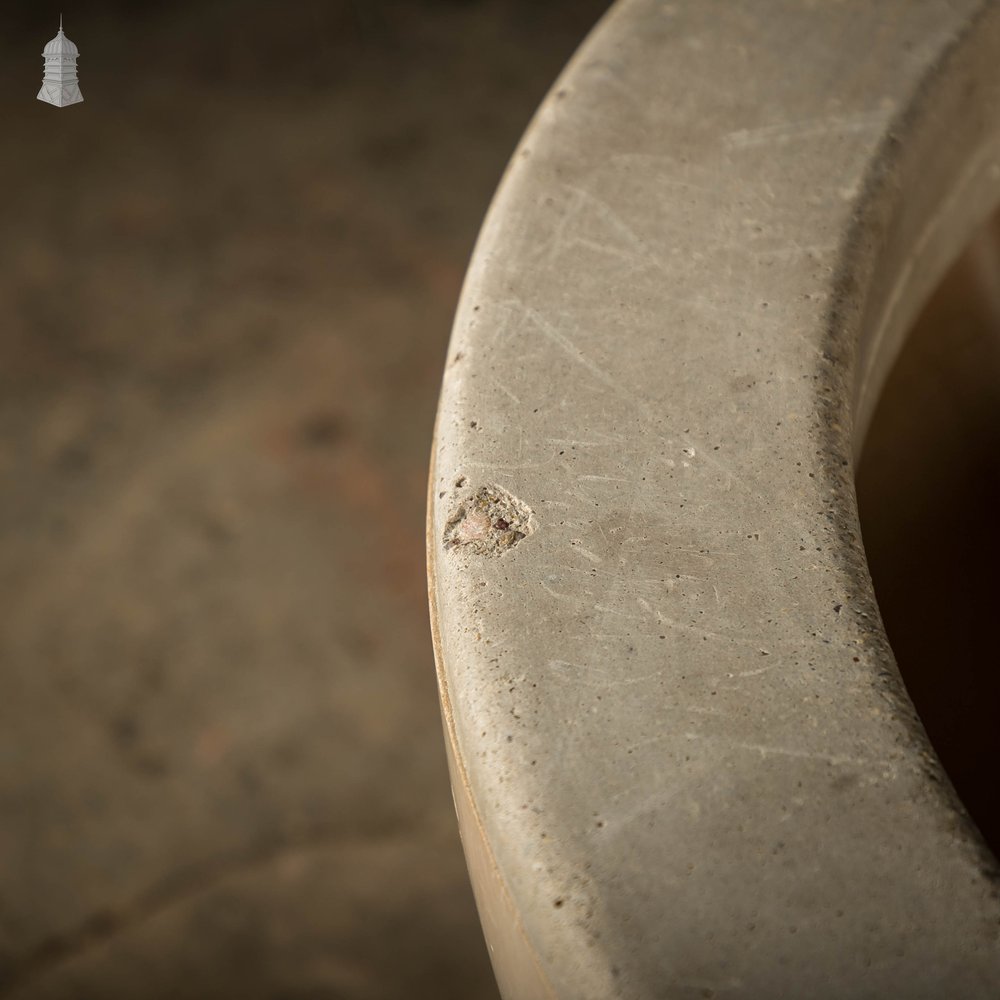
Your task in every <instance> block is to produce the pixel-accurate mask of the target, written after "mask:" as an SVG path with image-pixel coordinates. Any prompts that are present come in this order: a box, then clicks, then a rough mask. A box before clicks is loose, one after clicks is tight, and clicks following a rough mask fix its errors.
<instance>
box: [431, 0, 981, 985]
mask: <svg viewBox="0 0 1000 1000" xmlns="http://www.w3.org/2000/svg"><path fill="white" fill-rule="evenodd" d="M998 50H1000V7H998V6H997V5H996V4H992V3H991V4H987V3H984V2H981V0H957V2H955V3H949V4H944V3H940V2H938V0H884V2H881V3H878V4H865V3H844V4H833V3H826V4H824V3H801V2H798V0H761V2H759V3H753V4H715V3H704V2H702V0H681V2H675V3H670V4H664V3H661V2H659V0H621V2H619V3H618V4H616V5H615V7H614V8H613V9H612V11H611V13H610V14H609V15H608V17H607V18H606V20H605V21H604V22H603V23H602V25H601V27H600V28H599V29H598V30H597V32H596V33H595V34H594V35H593V36H592V37H591V39H590V40H589V42H588V43H587V44H586V46H585V47H584V49H583V50H582V51H581V52H580V53H579V54H578V56H577V57H576V59H575V60H574V61H573V62H572V64H571V65H570V66H569V68H568V69H567V71H566V73H565V74H564V75H563V76H562V77H561V79H560V80H559V81H558V83H557V84H556V85H555V86H554V88H553V90H552V91H551V92H550V95H549V97H548V98H547V100H546V101H545V103H544V105H543V106H542V108H541V109H540V111H539V113H538V115H537V116H536V118H535V120H534V123H533V125H532V126H531V128H530V130H529V131H528V133H527V134H526V136H525V137H524V139H523V141H522V143H521V145H520V147H519V148H518V150H517V151H516V153H515V155H514V158H513V160H512V165H511V167H510V169H509V170H508V172H507V175H506V178H505V180H504V183H503V185H502V186H501V188H500V190H499V192H498V194H497V197H496V200H495V202H494V205H493V208H492V209H491V212H490V214H489V216H488V218H487V219H486V221H485V224H484V227H483V231H482V234H481V237H480V241H479V244H478V247H477V252H476V254H475V256H474V258H473V261H472V263H471V266H470V269H469V272H468V275H467V278H466V285H465V290H464V293H463V298H462V303H461V306H460V308H459V311H458V315H457V316H456V319H455V326H454V333H453V339H452V344H451V348H450V350H449V356H450V357H457V356H459V355H461V356H462V361H461V363H460V364H459V365H453V366H452V367H450V368H449V369H448V370H447V372H446V373H445V377H444V383H443V391H442V396H441V404H440V410H439V417H438V434H437V440H436V445H435V452H434V468H433V470H432V484H431V489H432V491H433V492H432V494H431V501H432V502H431V509H430V524H429V530H428V555H429V560H430V569H431V585H432V598H433V602H434V618H433V621H434V627H435V629H436V630H437V634H438V661H439V671H440V684H441V693H442V699H443V706H444V718H445V721H446V724H447V727H448V737H449V744H450V748H451V753H452V776H453V787H454V789H455V794H456V800H457V801H458V803H459V810H460V813H461V815H462V816H463V831H464V841H465V844H466V850H467V853H468V856H469V858H470V864H471V866H472V868H473V872H474V876H475V879H476V882H477V885H478V901H479V905H480V912H481V913H482V914H483V919H484V924H485V926H486V930H487V935H488V936H489V938H490V941H491V943H492V945H493V948H494V962H495V964H496V966H497V969H498V973H499V977H500V982H501V987H502V989H503V990H504V992H505V995H506V996H508V997H510V998H511V1000H515V998H517V1000H525V998H530V1000H534V998H535V997H543V996H544V997H560V998H567V1000H569V998H572V1000H606V998H611V997H621V998H628V1000H647V998H659V997H667V996H669V997H678V998H681V997H684V998H686V997H696V996H720V997H722V996H724V997H726V1000H761V998H771V997H810V998H811V1000H848V998H850V1000H862V998H865V1000H875V998H882V997H893V998H906V1000H918V998H919V1000H933V998H936V997H944V996H947V997H956V998H958V997H961V998H964V1000H971V998H976V1000H993V998H995V997H996V995H997V989H996V984H997V982H998V981H1000V941H998V937H997V932H996V929H997V926H998V922H1000V903H998V899H997V893H996V888H997V883H996V876H995V872H996V860H995V859H994V858H993V857H992V855H990V854H989V852H988V851H987V850H986V848H985V845H984V843H983V841H982V839H981V837H980V836H979V834H978V832H977V830H976V829H975V827H974V826H973V825H972V823H971V822H970V820H969V818H968V816H967V815H966V814H965V813H964V812H963V810H962V807H961V805H960V804H959V803H958V801H957V799H956V798H955V796H954V794H953V792H952V790H951V788H950V786H949V784H948V780H947V778H946V776H945V775H944V773H943V771H942V769H941V767H940V764H939V762H938V761H937V759H936V758H935V756H934V753H933V750H932V748H931V746H930V744H929V742H928V740H927V737H926V734H925V733H924V731H923V729H922V727H921V724H920V721H919V719H918V718H917V717H916V713H915V711H914V708H913V705H912V704H911V703H910V702H909V699H908V698H907V695H906V691H905V688H904V686H903V683H902V679H901V677H900V674H899V672H898V671H897V669H896V666H895V663H894V661H893V656H892V653H891V651H890V649H889V646H888V643H887V640H886V636H885V632H884V630H883V628H882V626H881V622H880V619H879V611H878V607H877V604H876V602H875V598H874V593H873V591H872V586H871V582H870V579H869V576H868V572H867V566H866V563H865V555H864V550H863V547H862V545H861V539H860V531H859V526H858V518H857V511H856V508H855V500H854V487H853V477H854V455H855V449H856V447H857V446H858V445H859V443H860V435H861V434H862V433H863V431H864V427H865V425H866V421H867V415H868V414H869V413H870V410H871V407H872V406H873V404H874V400H875V397H876V396H877V392H878V386H879V384H880V380H881V379H882V378H883V377H884V375H885V373H886V371H887V370H888V367H889V366H890V365H891V363H892V360H893V358H894V356H895V352H896V350H897V348H898V346H899V343H900V342H901V339H902V337H903V336H904V335H905V332H906V330H907V329H908V328H909V326H910V324H911V323H912V321H913V319H914V317H915V311H916V310H917V309H918V308H919V305H920V302H921V297H922V295H923V294H924V293H925V292H927V291H929V290H930V289H931V288H932V287H933V285H934V283H935V282H936V281H937V280H938V278H939V277H940V276H941V274H942V273H943V271H944V268H945V267H946V265H947V263H948V261H949V259H951V258H952V257H953V256H954V255H955V253H956V252H957V250H958V249H959V248H960V247H961V246H962V244H963V243H964V242H965V241H966V240H967V239H968V237H969V234H970V233H971V231H972V229H973V228H974V226H975V225H976V224H977V223H978V222H979V221H980V220H981V219H982V218H983V217H984V216H985V215H986V213H987V212H988V211H989V210H990V209H991V208H992V206H993V205H994V204H996V203H997V201H998V200H1000V171H998V170H995V169H993V168H994V165H996V164H1000V135H998V133H997V132H996V130H995V129H984V128H983V127H982V123H983V122H993V121H996V120H998V118H1000V64H998V62H997V59H996V52H997V51H998ZM859 53H860V54H861V55H859ZM473 424H475V426H473ZM460 474H461V475H466V476H469V477H470V479H473V481H474V482H475V483H476V484H479V483H491V482H500V483H502V484H503V485H504V488H505V489H507V490H509V491H510V492H511V493H512V494H514V495H516V496H518V497H522V498H527V499H528V500H529V502H530V504H531V506H532V508H533V509H534V510H535V512H536V516H537V518H538V520H539V522H540V523H541V524H542V525H543V526H544V530H539V531H538V532H537V533H536V534H535V536H534V537H533V538H532V539H531V540H530V541H531V544H524V543H522V544H521V545H519V547H518V548H517V549H516V550H515V551H514V552H513V553H512V555H511V557H510V558H504V559H480V560H478V562H477V563H473V562H472V560H471V559H457V558H454V556H455V553H456V551H461V549H455V548H452V549H449V550H446V549H445V543H446V542H447V541H449V540H452V539H453V536H454V531H455V529H456V527H457V526H458V525H459V522H454V523H452V519H453V518H454V517H455V514H456V502H457V501H456V498H455V497H454V496H453V495H452V494H451V492H450V489H451V487H452V484H453V483H454V481H455V479H456V477H457V476H458V475H460ZM442 494H443V495H442ZM466 513H468V511H467V512H466ZM487 521H488V518H486V517H484V518H482V519H478V520H477V519H472V520H470V521H468V523H467V524H466V526H465V527H464V528H463V529H462V532H463V538H464V539H465V541H464V544H465V545H467V546H471V545H475V544H483V543H484V541H485V539H486V538H487V537H488V535H489V531H490V528H489V527H487ZM450 523H452V526H451V528H450V529H449V527H448V526H449V524H450ZM484 593H487V594H489V596H490V599H484V597H483V594H484ZM765 653H766V655H764V654H765Z"/></svg>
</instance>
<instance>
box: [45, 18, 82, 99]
mask: <svg viewBox="0 0 1000 1000" xmlns="http://www.w3.org/2000/svg"><path fill="white" fill-rule="evenodd" d="M79 55H80V50H79V49H78V48H77V47H76V46H75V45H74V44H73V43H72V42H71V41H70V40H69V39H68V38H67V37H66V36H65V35H64V34H63V27H62V14H60V15H59V34H58V35H56V37H55V38H53V39H52V41H51V42H49V43H48V45H46V46H45V48H44V50H43V51H42V58H43V59H44V60H45V76H44V77H43V78H42V89H41V90H40V91H38V99H39V100H40V101H45V102H46V103H47V104H54V105H55V106H56V107H57V108H65V107H66V105H68V104H79V103H80V102H81V101H82V100H83V94H81V93H80V84H79V83H78V82H77V79H76V60H77V58H78V57H79Z"/></svg>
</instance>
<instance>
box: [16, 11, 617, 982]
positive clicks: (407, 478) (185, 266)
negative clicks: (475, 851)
mask: <svg viewBox="0 0 1000 1000" xmlns="http://www.w3.org/2000/svg"><path fill="white" fill-rule="evenodd" d="M605 6H606V4H605V3H604V2H603V0H558V2H551V3H543V2H540V0H481V2H474V0H470V2H465V3H458V2H451V3H447V2H443V0H436V2H432V0H423V2H418V0H411V2H408V3H404V2H401V0H400V2H391V0H384V2H382V0H379V2H376V0H355V2H354V3H351V2H346V0H345V2H336V0H330V2H319V0H314V2H307V0H289V2H286V3H282V4H274V3H246V2H244V3H235V2H221V0H219V2H206V3H181V4H167V3H161V4H156V5H149V6H146V7H142V8H137V7H136V5H134V4H128V3H124V2H122V3H117V4H116V3H110V2H106V3H104V4H99V3H91V4H88V5H85V6H82V7H80V8H78V10H77V12H75V13H74V12H73V11H67V12H66V29H67V34H68V35H69V36H70V37H71V38H72V39H73V40H74V41H76V42H77V44H78V45H79V46H80V48H81V52H82V56H81V60H80V79H81V86H82V90H83V93H84V97H85V103H84V104H83V105H80V106H77V107H72V108H66V109H59V110H57V109H55V108H52V107H49V106H47V105H44V104H42V103H40V102H38V101H36V100H35V99H34V97H35V94H36V93H37V90H38V86H39V84H40V74H41V58H40V51H41V46H42V45H43V44H44V42H45V41H47V40H48V38H50V37H51V36H52V35H53V34H54V28H55V25H56V23H57V22H56V21H55V20H54V18H56V17H57V16H58V7H54V8H53V11H54V12H55V13H53V14H50V13H49V12H48V11H47V10H45V9H42V5H38V4H35V3H31V4H28V3H27V2H25V3H22V4H19V5H14V6H13V7H12V6H11V5H8V6H7V8H6V9H5V11H4V14H3V17H4V18H5V19H6V23H5V25H4V31H3V32H2V38H3V41H2V42H0V113H2V127H3V153H2V155H0V206H2V208H0V220H2V226H0V483H2V489H0V601H2V605H0V606H2V609H3V613H2V621H0V997H2V998H8V997H9V998H15V997H16V998H18V1000H27V998H32V1000H34V998H73V1000H87V998H95V1000H97V998H100V1000H119V998H138V997H142V998H147V1000H157V998H166V997H176V998H188V997H190V998H200V997H213V998H214V997H240V998H245V1000H252V998H257V997H261V998H287V1000H291V998H307V997H308V998H325V997H331V998H332V997H343V998H395V997H400V998H402V997H408V998H414V997H435V998H452V997H453V998H476V997H491V996H495V988H494V986H493V984H492V976H491V974H490V971H489V967H488V962H487V959H486V953H485V948H484V946H483V943H482V939H481V934H480V930H479V926H478V922H477V920H476V916H475V911H474V908H473V905H472V901H471V894H470V892H469V889H468V886H467V881H466V873H465V868H464V862H463V859H462V857H461V853H460V847H459V843H458V837H457V832H456V829H455V823H454V817H453V813H452V807H451V801H450V797H449V791H448V785H447V776H446V771H445V764H444V753H443V742H442V737H441V731H440V723H439V719H438V714H437V701H436V691H435V687H434V678H433V660H432V655H431V650H430V644H429V637H428V628H427V614H426V604H425V587H424V569H423V540H422V536H423V510H424V487H425V473H426V465H427V457H428V454H429V448H430V436H431V429H432V422H433V414H434V407H435V402H436V395H437V389H438V383H439V379H440V372H441V369H442V360H443V357H444V352H445V345H446V339H447V335H448V329H449V324H450V319H451V314H452V311H453V309H454V304H455V301H456V297H457V294H458V290H459V285H460V281H461V276H462V272H463V269H464V266H465V263H466V260H467V258H468V255H469V252H470V250H471V246H472V240H473V238H474V236H475V232H476V229H477V227H478V225H479V222H480V220H481V218H482V214H483V212H484V210H485V207H486V204H487V202H488V199H489V196H490V194H491V192H492V190H493V188H494V187H495V184H496V182H497V180H498V178H499V174H500V172H501V170H502V168H503V165H504V162H505V160H506V158H507V156H508V154H509V152H510V150H511V149H512V147H513V145H514V143H515V142H516V140H517V137H518V135H519V134H520V132H521V131H522V129H523V127H524V125H525V124H526V121H527V118H528V116H529V115H530V112H531V111H532V109H533V108H534V106H535V105H536V104H537V102H538V100H539V99H540V98H541V96H542V94H543V93H544V91H545V89H546V88H547V86H548V84H549V83H550V82H551V80H552V78H553V77H554V75H555V73H556V72H557V71H558V69H559V68H560V67H561V65H562V64H563V62H564V61H565V59H566V58H567V57H568V55H569V54H570V53H571V51H572V50H573V48H574V47H575V46H576V44H577V43H578V42H579V40H580V39H581V37H582V36H583V34H584V33H585V32H586V30H587V29H588V28H589V26H590V25H591V24H592V23H593V22H594V20H595V19H596V18H597V17H598V16H599V14H600V13H601V12H602V10H603V9H604V7H605Z"/></svg>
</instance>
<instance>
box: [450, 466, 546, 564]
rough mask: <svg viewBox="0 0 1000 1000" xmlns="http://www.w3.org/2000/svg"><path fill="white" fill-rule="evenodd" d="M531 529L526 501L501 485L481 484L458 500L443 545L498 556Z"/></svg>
mask: <svg viewBox="0 0 1000 1000" xmlns="http://www.w3.org/2000/svg"><path fill="white" fill-rule="evenodd" d="M462 481H463V482H464V480H462ZM534 530H535V525H534V519H533V517H532V512H531V510H530V509H529V508H528V507H527V505H525V504H524V503H522V502H521V501H520V500H518V499H517V497H515V496H512V495H511V494H510V493H508V492H507V491H506V490H505V489H504V488H503V487H502V486H495V485H492V486H482V487H480V488H479V489H478V490H476V492H475V493H474V494H473V495H472V496H470V497H468V498H467V499H465V500H463V501H461V502H460V503H459V504H458V506H457V508H456V509H455V512H454V513H453V514H452V515H451V517H450V518H449V519H448V523H447V524H446V525H445V528H444V547H445V549H458V548H461V549H466V550H468V551H470V552H474V553H475V554H476V555H480V556H501V555H503V554H504V553H505V552H509V551H510V550H511V549H512V548H513V547H514V546H515V545H517V543H518V542H520V541H521V540H522V539H523V538H527V536H528V535H530V534H531V532H532V531H534Z"/></svg>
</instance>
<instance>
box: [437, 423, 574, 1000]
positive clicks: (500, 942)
mask: <svg viewBox="0 0 1000 1000" xmlns="http://www.w3.org/2000/svg"><path fill="white" fill-rule="evenodd" d="M436 436H437V435H436V433H435V437H436ZM435 468H436V466H435V461H434V454H433V451H432V453H431V462H430V475H429V476H428V506H427V512H428V516H427V592H428V598H429V605H430V625H431V643H432V645H433V647H434V664H435V668H436V672H437V682H438V694H439V698H440V702H441V721H442V724H443V727H444V734H445V752H446V754H447V758H448V773H449V775H450V778H451V792H452V800H453V801H454V803H455V817H456V819H457V820H458V828H459V833H460V835H461V838H462V849H463V851H464V852H465V860H466V864H467V866H468V869H469V879H470V881H471V883H472V891H473V895H474V896H475V899H476V908H477V910H478V912H479V919H480V922H481V923H482V926H483V935H484V937H485V939H486V946H487V948H488V950H489V953H490V961H491V963H492V964H493V972H494V975H495V976H496V979H497V985H498V986H499V987H500V992H501V994H502V995H503V996H504V997H519V998H523V1000H551V998H553V997H555V992H554V991H553V989H552V984H551V983H550V982H549V981H548V979H547V978H546V976H545V973H544V971H543V970H542V967H541V963H540V962H539V959H538V955H537V953H536V952H535V950H534V949H533V948H532V946H531V944H530V943H529V941H528V937H527V934H526V933H525V930H524V925H523V924H522V922H521V918H520V916H519V915H518V911H517V906H516V905H515V903H514V901H513V899H512V898H511V895H510V891H509V889H508V887H507V884H506V882H505V880H504V878H503V876H502V875H501V873H500V869H499V867H498V865H497V861H496V858H495V857H494V854H493V850H492V848H491V847H490V843H489V839H488V837H487V835H486V831H485V829H484V827H483V822H482V819H481V818H480V815H479V811H478V810H477V808H476V803H475V799H474V796H473V794H472V788H471V785H470V783H469V776H468V773H467V771H466V767H465V762H464V758H463V756H462V753H461V751H460V750H459V748H458V736H457V733H456V730H455V717H454V709H453V707H452V702H451V695H450V694H449V690H448V676H447V674H446V672H445V669H444V660H443V654H442V649H441V633H440V630H439V627H438V621H439V617H438V610H437V598H436V594H437V569H436V567H437V555H436V552H437V547H438V546H437V541H438V540H437V538H436V537H435V535H434V530H433V529H434V524H433V518H432V516H431V511H432V510H433V498H434V489H435V481H436V476H435Z"/></svg>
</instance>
